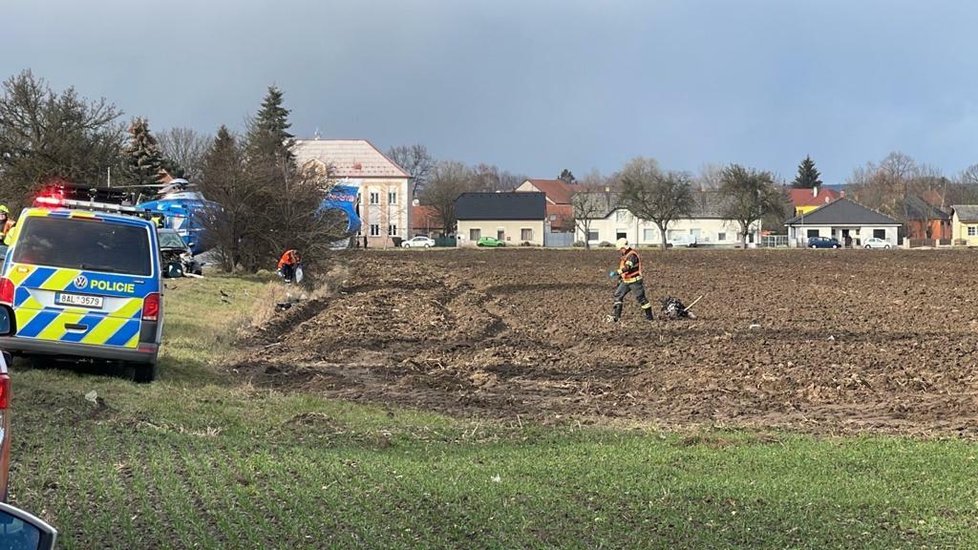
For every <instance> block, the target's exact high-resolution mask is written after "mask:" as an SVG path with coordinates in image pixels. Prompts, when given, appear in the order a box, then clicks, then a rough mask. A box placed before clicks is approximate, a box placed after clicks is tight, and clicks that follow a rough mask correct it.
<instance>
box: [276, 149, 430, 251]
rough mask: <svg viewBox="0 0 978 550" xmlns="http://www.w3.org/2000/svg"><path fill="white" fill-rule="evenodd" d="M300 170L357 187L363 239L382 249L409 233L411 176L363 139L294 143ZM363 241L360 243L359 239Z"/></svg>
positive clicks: (406, 236)
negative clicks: (323, 172) (327, 174)
mask: <svg viewBox="0 0 978 550" xmlns="http://www.w3.org/2000/svg"><path fill="white" fill-rule="evenodd" d="M293 153H294V154H295V157H296V162H297V163H298V165H299V167H300V168H310V167H312V168H315V169H321V170H329V171H330V175H331V177H332V178H334V179H335V180H338V181H339V182H341V183H344V184H347V185H354V186H357V187H359V189H360V193H359V200H360V204H359V214H360V219H361V220H362V223H363V225H362V226H361V228H360V234H361V236H362V237H366V238H367V243H368V246H371V247H377V248H382V247H385V246H390V245H392V244H393V239H392V238H393V237H399V238H401V239H407V238H408V237H409V236H410V235H409V232H410V230H411V201H412V199H413V197H411V185H410V180H411V175H410V174H408V173H407V172H406V171H405V170H404V169H403V168H401V167H400V166H398V165H397V163H395V162H394V161H393V160H391V159H390V158H388V157H387V155H385V154H384V153H382V152H380V149H377V147H375V146H374V145H373V144H372V143H370V142H369V141H367V140H365V139H319V138H315V139H297V140H295V147H294V148H293ZM361 241H362V239H361Z"/></svg>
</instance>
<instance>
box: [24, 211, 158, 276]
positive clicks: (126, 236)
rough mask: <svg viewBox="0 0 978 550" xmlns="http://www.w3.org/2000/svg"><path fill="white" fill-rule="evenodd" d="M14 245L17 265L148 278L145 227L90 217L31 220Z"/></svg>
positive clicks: (147, 244) (148, 261)
mask: <svg viewBox="0 0 978 550" xmlns="http://www.w3.org/2000/svg"><path fill="white" fill-rule="evenodd" d="M23 224H24V226H23V227H22V228H21V230H20V235H18V236H17V241H16V242H15V243H14V255H13V262H14V263H24V264H31V265H43V266H49V267H67V268H72V269H82V270H91V271H103V272H106V273H122V274H126V275H142V276H148V275H152V273H153V265H152V255H151V253H150V240H149V239H150V237H149V232H148V231H147V229H146V228H144V227H139V226H133V225H123V224H116V223H110V222H105V221H101V220H95V219H86V218H53V217H38V216H31V217H28V218H27V219H26V220H24V222H23Z"/></svg>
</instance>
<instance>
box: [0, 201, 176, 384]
mask: <svg viewBox="0 0 978 550" xmlns="http://www.w3.org/2000/svg"><path fill="white" fill-rule="evenodd" d="M73 202H74V201H59V202H57V203H50V204H45V206H46V207H43V208H27V209H25V210H24V211H23V212H22V213H21V215H20V218H19V219H18V222H17V225H16V226H15V228H14V230H13V234H12V235H11V238H9V239H8V240H7V244H8V245H9V248H8V249H7V252H6V256H5V259H4V264H3V268H2V271H0V303H4V304H8V305H10V306H12V307H13V309H14V312H15V314H16V319H17V331H16V334H15V335H14V336H9V337H2V338H0V348H2V349H5V350H9V351H11V352H13V353H14V354H15V355H24V356H49V357H52V356H53V357H58V358H64V359H69V360H79V359H95V360H101V361H111V362H116V363H120V364H123V365H124V366H126V367H127V368H129V369H130V372H131V373H132V376H133V378H134V379H135V380H136V381H137V382H150V381H152V380H154V379H155V378H156V375H157V358H158V355H159V348H160V343H161V340H162V334H163V308H162V299H163V285H162V282H161V278H160V277H161V274H160V251H159V242H158V240H157V233H156V229H157V224H156V223H154V222H153V221H152V220H150V219H145V217H143V216H140V215H136V214H138V213H139V212H138V210H136V209H130V210H131V211H125V210H126V209H125V208H123V207H118V206H113V207H111V210H113V212H104V211H98V210H88V209H84V206H85V205H84V203H78V204H71V203H73ZM35 204H39V202H38V201H35ZM41 204H44V203H43V202H42V203H41Z"/></svg>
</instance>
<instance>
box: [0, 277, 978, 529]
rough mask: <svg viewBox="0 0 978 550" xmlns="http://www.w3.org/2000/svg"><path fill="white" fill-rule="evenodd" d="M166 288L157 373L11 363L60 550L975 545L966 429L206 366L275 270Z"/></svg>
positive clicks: (973, 464)
mask: <svg viewBox="0 0 978 550" xmlns="http://www.w3.org/2000/svg"><path fill="white" fill-rule="evenodd" d="M171 285H172V286H174V287H175V288H172V289H170V290H169V291H168V294H167V297H166V304H165V307H166V315H167V332H166V335H165V341H166V344H165V350H164V360H163V362H162V368H161V380H159V381H158V382H156V383H153V384H150V385H136V384H133V383H131V382H128V381H125V380H122V379H119V378H114V377H110V376H102V375H98V374H95V373H91V372H88V373H78V372H70V371H62V370H48V369H43V370H29V369H27V368H26V367H25V366H22V365H20V364H18V365H17V366H15V369H14V375H13V376H14V382H13V383H14V397H13V414H14V416H13V437H14V446H13V471H12V473H11V480H12V481H11V483H12V486H11V489H12V500H13V501H14V502H15V503H16V504H17V505H19V506H22V507H25V508H27V509H28V510H30V511H32V512H34V513H36V514H38V515H40V516H41V517H43V518H45V519H47V520H49V521H50V522H51V523H53V524H54V525H55V526H56V527H57V528H58V529H59V531H60V537H61V538H60V541H61V546H62V547H64V548H96V547H98V548H103V547H112V548H189V547H200V548H307V547H347V546H367V547H381V548H392V547H394V548H396V547H415V548H429V547H495V548H515V547H581V548H583V547H587V548H596V547H616V548H635V547H672V548H676V547H680V548H689V547H697V548H718V547H768V548H784V547H791V548H827V547H835V548H852V547H860V548H900V547H907V548H920V547H978V483H976V482H978V446H976V445H975V444H974V443H972V442H968V441H959V440H944V441H915V440H910V439H899V438H891V437H879V438H869V437H863V438H854V439H816V438H811V437H806V436H799V435H791V434H779V433H773V432H765V433H746V432H727V431H723V430H715V431H707V432H701V433H697V434H678V433H659V432H654V431H650V430H645V429H621V430H613V429H610V428H583V429H581V428H576V427H571V426H567V427H556V428H554V427H546V428H545V427H539V426H533V425H527V424H525V423H523V424H522V425H517V424H515V423H494V422H488V421H476V420H456V419H450V418H445V417H442V416H437V415H433V414H428V413H425V412H417V411H407V410H388V409H384V408H379V407H375V406H366V405H359V404H352V403H344V402H337V401H330V400H326V399H323V398H320V397H318V396H316V395H310V394H283V393H280V392H276V391H272V390H269V389H264V388H259V387H253V386H251V385H249V384H247V383H246V382H244V381H242V380H236V379H235V378H234V376H233V374H231V375H228V374H224V373H222V371H221V370H220V369H219V368H217V367H216V366H215V365H216V363H217V362H218V361H219V360H221V359H222V358H225V357H228V356H230V355H232V354H234V353H236V351H235V349H234V340H233V334H234V333H235V332H236V331H237V329H238V328H239V327H240V326H242V324H244V323H245V322H246V320H247V319H249V318H251V317H253V316H256V315H258V316H260V315H262V314H263V313H262V310H263V307H262V306H258V307H256V306H255V303H256V301H260V300H262V299H263V297H267V296H269V295H270V294H271V293H273V292H274V290H271V289H272V287H271V286H270V283H267V282H266V281H262V280H260V279H232V278H223V277H209V278H206V279H200V280H181V281H178V282H176V283H171ZM221 290H223V291H224V292H225V294H227V295H229V298H224V299H222V296H221V294H220V292H219V291H221ZM93 390H94V391H95V392H96V393H97V395H98V399H97V400H96V401H97V402H95V403H93V402H92V401H90V400H88V399H86V397H85V395H86V394H87V393H89V392H91V391H93Z"/></svg>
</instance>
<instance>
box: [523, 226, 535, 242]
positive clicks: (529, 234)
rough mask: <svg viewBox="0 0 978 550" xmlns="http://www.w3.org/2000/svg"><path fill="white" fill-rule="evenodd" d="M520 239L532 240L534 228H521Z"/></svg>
mask: <svg viewBox="0 0 978 550" xmlns="http://www.w3.org/2000/svg"><path fill="white" fill-rule="evenodd" d="M520 240H521V241H532V240H533V230H532V229H528V228H523V229H520Z"/></svg>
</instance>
